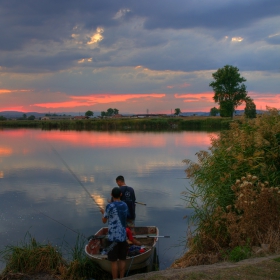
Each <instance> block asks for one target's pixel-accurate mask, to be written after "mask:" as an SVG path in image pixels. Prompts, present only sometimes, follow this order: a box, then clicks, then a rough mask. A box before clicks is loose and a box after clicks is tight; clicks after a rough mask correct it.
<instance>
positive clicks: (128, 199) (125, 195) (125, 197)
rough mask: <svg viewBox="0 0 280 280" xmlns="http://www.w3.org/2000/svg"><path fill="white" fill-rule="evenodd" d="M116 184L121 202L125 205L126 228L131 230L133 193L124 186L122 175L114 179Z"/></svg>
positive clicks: (133, 207)
mask: <svg viewBox="0 0 280 280" xmlns="http://www.w3.org/2000/svg"><path fill="white" fill-rule="evenodd" d="M116 183H117V185H118V186H119V187H120V190H121V193H122V195H121V200H122V201H124V202H125V203H126V204H127V207H128V215H127V226H128V227H130V228H133V227H134V226H135V216H136V215H135V201H136V197H135V192H134V189H133V188H132V187H129V186H127V185H126V183H125V180H124V177H123V176H122V175H120V176H118V177H117V178H116Z"/></svg>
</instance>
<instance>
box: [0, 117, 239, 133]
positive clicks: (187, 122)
mask: <svg viewBox="0 0 280 280" xmlns="http://www.w3.org/2000/svg"><path fill="white" fill-rule="evenodd" d="M234 121H235V120H234ZM231 122H233V121H232V120H231V119H229V118H217V117H186V118H180V117H178V118H164V117H162V118H141V119H134V118H117V119H114V118H108V119H107V118H105V119H100V118H95V119H87V120H41V121H39V120H34V121H27V120H25V121H13V120H8V121H2V122H0V127H37V128H42V129H60V130H71V129H72V130H125V131H127V130H137V131H138V130H142V131H147V130H165V131H167V130H194V129H195V130H207V131H212V130H220V129H228V128H229V124H230V123H231Z"/></svg>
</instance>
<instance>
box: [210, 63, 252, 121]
mask: <svg viewBox="0 0 280 280" xmlns="http://www.w3.org/2000/svg"><path fill="white" fill-rule="evenodd" d="M212 77H213V78H214V81H213V82H211V83H210V84H209V86H210V87H212V88H213V90H214V92H215V95H214V97H213V99H214V100H215V102H217V103H219V104H220V110H221V116H222V114H223V115H225V116H226V117H228V116H231V117H233V112H234V110H235V109H236V108H237V107H238V106H239V105H241V104H242V102H243V101H244V100H245V99H246V97H247V92H246V86H245V85H244V84H243V82H246V79H245V78H243V77H241V76H240V73H239V69H238V68H237V67H234V66H231V65H225V66H224V67H223V68H219V69H218V70H217V71H216V72H215V73H213V74H212ZM223 111H227V114H226V112H224V113H222V112H223Z"/></svg>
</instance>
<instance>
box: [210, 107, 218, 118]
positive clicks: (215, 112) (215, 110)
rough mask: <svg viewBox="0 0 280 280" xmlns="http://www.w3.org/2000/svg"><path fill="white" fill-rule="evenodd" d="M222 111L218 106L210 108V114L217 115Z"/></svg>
mask: <svg viewBox="0 0 280 280" xmlns="http://www.w3.org/2000/svg"><path fill="white" fill-rule="evenodd" d="M219 113H220V110H219V109H217V108H216V107H213V108H211V109H210V116H217V115H218V114H219Z"/></svg>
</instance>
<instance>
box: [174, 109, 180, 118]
mask: <svg viewBox="0 0 280 280" xmlns="http://www.w3.org/2000/svg"><path fill="white" fill-rule="evenodd" d="M180 113H181V109H180V108H176V109H175V113H174V115H176V116H179V114H180Z"/></svg>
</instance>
